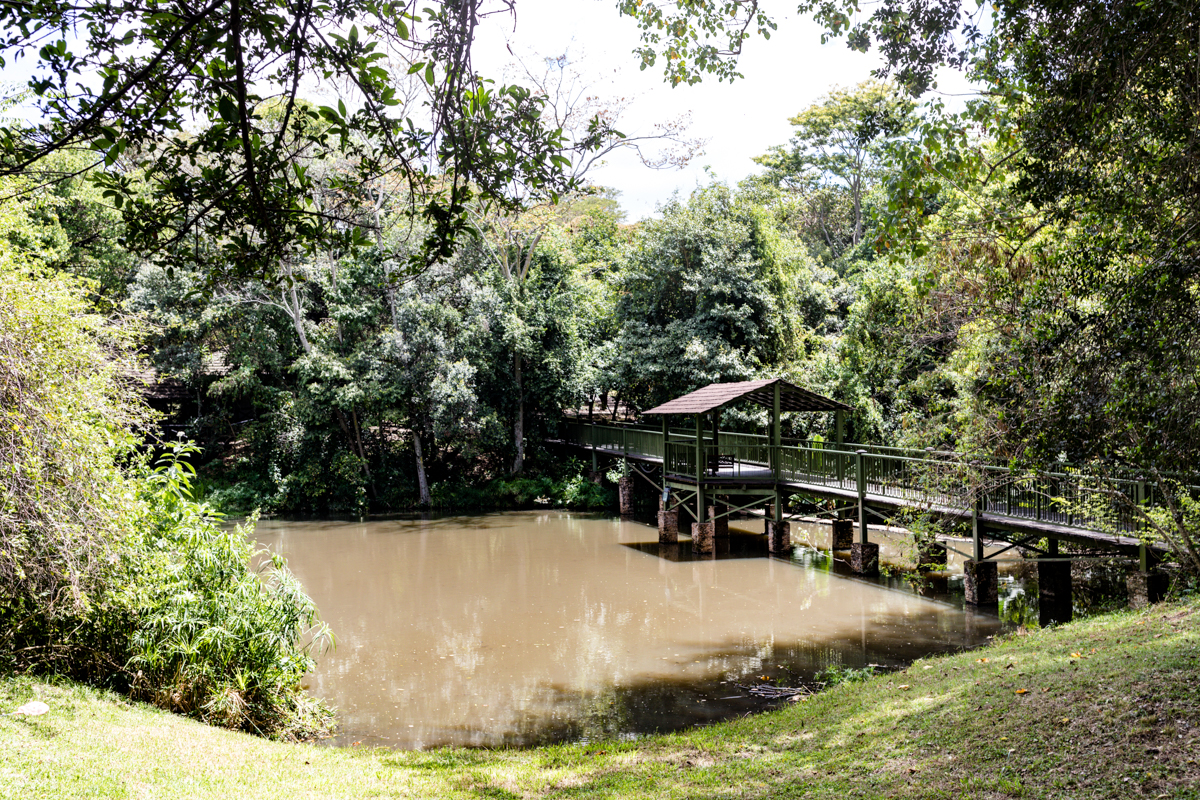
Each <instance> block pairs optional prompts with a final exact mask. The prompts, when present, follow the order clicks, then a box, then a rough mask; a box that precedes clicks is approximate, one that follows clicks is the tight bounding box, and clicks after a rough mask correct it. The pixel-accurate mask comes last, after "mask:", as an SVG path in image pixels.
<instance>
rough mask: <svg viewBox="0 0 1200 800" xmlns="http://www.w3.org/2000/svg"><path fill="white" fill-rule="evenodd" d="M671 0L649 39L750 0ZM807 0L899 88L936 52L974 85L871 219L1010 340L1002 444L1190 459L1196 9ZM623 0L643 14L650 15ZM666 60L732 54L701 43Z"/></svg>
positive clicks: (917, 88)
mask: <svg viewBox="0 0 1200 800" xmlns="http://www.w3.org/2000/svg"><path fill="white" fill-rule="evenodd" d="M648 5H652V4H648ZM674 7H675V8H676V9H677V10H678V12H679V14H680V15H682V19H683V21H684V22H686V25H680V26H677V27H672V28H667V29H664V33H665V34H667V35H665V36H664V38H663V39H662V40H661V41H660V42H649V43H648V45H647V46H650V45H651V44H653V45H654V46H656V47H657V48H659V50H658V52H660V53H662V52H666V51H670V50H671V48H673V47H675V45H676V44H677V42H678V41H679V39H680V38H683V39H687V38H688V37H689V36H692V33H691V32H692V31H705V30H707V31H709V32H712V31H720V30H722V27H721V26H722V25H726V24H731V23H732V21H733V20H734V19H735V18H738V19H740V17H738V16H737V15H738V14H739V13H743V12H745V11H746V10H747V9H757V4H756V3H746V4H743V3H717V2H702V3H678V4H676V5H675V6H674ZM800 8H801V11H802V12H804V13H813V14H814V15H815V16H816V18H817V19H818V21H820V22H822V23H823V24H824V25H825V26H826V36H827V37H830V36H841V35H845V36H846V37H847V41H848V43H849V45H850V46H851V47H853V48H855V49H859V50H866V49H869V48H871V47H874V46H878V47H879V48H880V50H881V51H882V53H883V55H884V56H885V58H886V63H885V65H884V66H883V67H882V68H881V70H880V71H879V75H878V76H879V77H887V76H891V77H893V78H894V79H895V80H896V82H897V83H898V84H899V85H901V86H903V87H904V88H905V89H907V90H908V91H909V92H910V93H911V94H914V95H918V94H921V93H922V92H924V91H925V90H926V89H928V88H930V87H931V86H933V85H934V75H935V72H936V70H937V69H938V68H940V67H941V66H943V65H949V66H951V67H964V68H966V69H968V74H969V76H970V77H971V78H973V79H974V80H976V81H978V82H979V84H980V85H981V88H982V96H981V97H979V98H977V99H976V100H974V101H972V102H970V103H968V105H967V108H966V110H965V111H963V112H961V113H958V114H948V113H945V112H944V111H943V110H941V109H940V105H939V104H937V103H935V104H933V106H932V107H931V108H930V109H929V110H927V112H926V120H925V121H924V122H923V123H922V125H921V128H920V130H919V131H918V132H917V135H916V136H914V137H913V140H912V141H911V142H909V143H907V144H903V146H902V147H901V148H899V153H898V154H897V160H896V166H897V169H896V171H895V173H894V174H892V175H891V176H889V180H888V181H887V193H888V198H887V202H886V204H885V205H884V206H883V208H884V210H885V218H884V220H883V224H884V230H883V235H884V239H885V241H886V244H887V245H888V246H889V247H890V248H891V252H892V253H895V254H896V255H897V257H904V256H916V257H923V258H924V257H928V258H930V259H931V260H932V263H931V264H930V265H929V267H931V268H930V269H927V270H921V273H922V275H921V276H919V277H920V280H922V282H923V283H924V284H925V288H929V287H931V286H933V287H936V286H940V285H959V286H968V287H970V294H969V295H967V298H968V299H969V300H971V301H973V302H974V303H975V308H974V309H973V311H972V315H973V316H975V317H976V318H978V319H981V320H986V324H987V325H988V326H990V327H991V328H992V330H993V331H994V332H995V334H996V339H995V341H1004V340H1005V337H1006V336H1011V337H1012V338H1011V339H1008V341H1010V342H1011V343H1012V346H1010V347H997V348H993V350H992V351H990V352H989V353H987V354H986V357H985V359H984V361H983V362H982V363H983V364H984V366H985V370H984V371H983V372H982V373H980V375H979V376H978V381H977V383H976V385H975V388H974V390H973V391H974V392H975V393H976V395H975V396H976V397H978V398H980V399H982V400H985V401H986V402H985V404H984V407H986V408H990V409H992V411H991V412H990V413H992V414H994V416H993V417H992V419H993V421H994V422H995V427H996V430H998V431H1002V432H1003V433H1004V438H1005V440H1006V441H1005V442H1004V444H1003V447H1004V448H1005V449H1008V450H1009V452H1016V453H1022V452H1023V453H1026V454H1028V457H1030V458H1036V459H1037V460H1039V461H1041V460H1045V459H1046V458H1047V457H1053V456H1056V455H1058V454H1060V453H1066V454H1067V455H1068V457H1070V458H1072V459H1081V458H1082V459H1086V458H1106V459H1115V460H1117V461H1121V462H1125V463H1134V464H1138V465H1140V466H1142V467H1146V466H1147V465H1153V464H1158V465H1161V466H1177V467H1179V468H1189V469H1190V468H1191V464H1190V461H1191V456H1190V455H1189V454H1191V453H1194V452H1195V451H1196V450H1197V448H1198V447H1200V428H1198V427H1197V424H1196V422H1195V420H1196V419H1197V409H1198V408H1200V391H1198V390H1197V387H1196V386H1195V383H1194V381H1193V380H1190V377H1191V376H1194V375H1195V374H1196V372H1197V366H1198V365H1197V364H1196V362H1195V354H1196V353H1198V352H1200V339H1197V333H1196V331H1197V330H1200V326H1197V325H1196V324H1195V321H1196V320H1197V318H1198V317H1200V309H1198V308H1197V300H1196V298H1197V296H1198V295H1200V292H1198V290H1197V286H1198V281H1200V275H1198V270H1197V267H1196V265H1197V264H1200V237H1198V236H1197V235H1196V231H1197V230H1200V196H1198V195H1200V139H1197V137H1196V136H1195V135H1194V134H1195V119H1196V117H1197V114H1200V106H1198V105H1197V99H1196V98H1197V97H1200V73H1197V71H1196V69H1195V65H1196V63H1197V60H1198V59H1200V8H1197V6H1196V4H1195V3H1192V2H1186V1H1184V0H1174V1H1170V0H1169V1H1168V2H1163V3H1141V2H1133V1H1132V0H1113V2H1105V3H1084V2H1081V1H1080V0H1066V1H1065V2H1060V1H1059V0H999V2H992V3H988V4H974V3H965V2H958V1H957V0H884V2H882V3H879V4H877V5H876V6H874V7H873V9H872V10H871V11H870V12H869V13H864V14H859V13H858V12H859V4H858V3H856V2H853V0H810V1H809V2H805V3H802V4H801V6H800ZM624 10H625V11H626V13H632V14H635V15H637V16H639V18H640V19H642V20H643V23H645V22H646V21H648V20H651V19H652V18H653V17H654V14H655V13H657V12H655V11H653V10H650V9H645V8H642V7H641V5H640V4H634V3H630V4H626V6H624ZM759 27H760V28H761V27H762V26H759ZM676 52H679V53H682V52H683V51H681V50H678V49H676ZM724 58H727V59H732V58H734V55H733V54H732V53H731V54H730V55H728V56H724ZM675 68H676V69H687V70H691V71H692V72H693V73H694V74H696V75H699V74H700V73H702V72H704V71H711V72H716V73H717V74H718V75H723V74H725V72H723V71H726V72H727V71H728V70H729V69H731V67H730V66H729V64H728V63H725V64H714V63H713V62H711V61H708V62H704V61H702V60H698V59H694V60H693V61H692V62H691V63H689V64H688V65H687V66H686V67H675ZM947 206H948V207H947ZM971 209H974V210H973V211H972V210H971ZM956 218H958V219H965V220H967V221H969V222H970V226H969V227H966V228H964V227H962V226H960V225H957V224H956ZM947 268H948V269H949V271H950V272H951V273H953V274H950V275H946V274H945V272H946V270H947ZM943 280H944V281H945V284H943V283H942V282H943ZM1181 375H1186V376H1189V378H1188V379H1182V380H1181V379H1180V377H1179V376H1181Z"/></svg>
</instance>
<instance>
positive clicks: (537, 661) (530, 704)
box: [257, 511, 1001, 749]
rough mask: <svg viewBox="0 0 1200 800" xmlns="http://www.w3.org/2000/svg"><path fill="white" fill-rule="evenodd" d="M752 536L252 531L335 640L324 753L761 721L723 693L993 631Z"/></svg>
mask: <svg viewBox="0 0 1200 800" xmlns="http://www.w3.org/2000/svg"><path fill="white" fill-rule="evenodd" d="M760 526H761V523H760V522H749V521H748V522H744V523H734V524H733V525H732V526H731V527H732V528H734V529H735V530H733V531H732V536H731V538H730V540H729V545H728V547H727V548H724V552H721V553H719V554H718V555H717V557H716V558H712V557H709V558H701V557H693V556H692V553H691V545H690V543H689V542H687V541H686V540H685V541H684V542H682V543H681V544H679V545H676V546H672V547H660V545H658V544H657V531H656V529H655V528H653V527H650V526H648V525H644V524H641V523H637V522H622V521H619V520H615V519H612V518H605V517H598V516H590V515H578V514H571V513H567V512H559V511H547V512H516V513H501V514H488V515H483V516H476V517H444V518H438V519H428V520H420V519H414V520H389V521H370V522H366V523H360V522H334V521H321V522H287V521H277V520H276V521H264V522H260V523H259V527H258V532H257V538H258V540H259V541H260V542H261V543H262V544H264V545H267V546H269V547H270V548H271V549H273V550H276V551H280V552H282V553H283V554H284V555H285V556H286V557H287V559H288V562H289V564H290V566H291V568H292V570H293V571H294V572H295V573H296V574H297V575H298V576H299V578H300V579H301V580H302V581H303V583H304V585H305V587H306V588H307V590H308V592H309V593H310V594H311V595H312V597H313V598H314V599H315V600H316V602H317V604H318V606H319V607H320V609H321V612H322V615H323V618H324V619H325V620H326V621H327V622H328V623H329V624H330V625H331V626H332V628H333V630H334V632H335V634H336V636H337V647H336V649H335V650H333V651H331V652H328V653H326V654H325V655H323V656H322V657H321V658H320V662H319V666H318V669H317V671H316V672H315V673H314V674H313V675H312V676H311V683H310V687H311V689H312V690H313V692H314V693H315V694H317V695H318V696H319V697H322V698H324V699H326V700H327V701H329V702H330V703H332V704H333V705H334V706H335V707H336V708H337V710H338V715H339V720H340V726H341V727H340V731H339V734H338V736H337V737H336V738H335V739H334V741H335V742H336V743H339V744H349V743H353V742H362V743H363V744H378V745H385V746H390V747H397V748H406V749H412V748H426V747H433V746H438V745H467V746H488V747H492V746H524V745H534V744H542V743H546V742H551V741H563V740H582V739H599V738H611V737H630V736H636V735H639V734H643V733H649V732H653V731H668V730H678V729H680V728H684V727H687V726H691V725H696V724H704V723H708V722H712V721H717V720H720V719H727V718H729V717H732V716H737V715H741V714H744V713H746V712H747V711H752V710H757V709H760V708H762V707H763V706H762V702H761V701H759V700H756V699H753V698H750V697H748V696H747V695H746V694H745V693H744V692H743V691H742V690H740V689H738V688H737V686H736V684H738V683H743V684H744V683H749V682H760V681H761V680H762V676H768V677H769V678H771V679H773V680H775V681H776V682H777V683H779V684H781V685H789V683H788V682H789V680H794V679H796V678H799V677H811V676H812V674H813V673H815V672H816V671H818V670H820V669H822V668H824V667H826V666H827V665H830V664H841V665H845V666H853V667H860V666H864V665H866V664H879V665H883V666H885V667H894V666H900V665H903V664H905V663H907V662H909V661H911V660H913V659H915V658H918V657H920V656H922V655H926V654H930V653H935V652H945V651H952V650H957V649H961V648H966V647H972V646H975V645H978V644H980V643H982V642H984V641H985V640H986V638H987V637H988V636H989V635H992V634H994V633H995V632H996V631H998V630H999V629H1000V625H1001V623H1000V620H999V619H998V618H997V617H996V616H995V615H988V614H980V613H974V612H970V611H964V610H963V609H962V608H961V603H959V604H957V605H956V604H955V603H954V602H952V601H953V597H952V596H948V595H947V596H942V597H941V599H939V597H938V595H937V594H936V584H935V590H934V591H933V595H934V596H933V597H923V596H920V595H918V594H917V593H916V592H913V591H911V590H909V589H906V588H904V587H903V586H902V585H901V582H900V581H898V580H893V581H892V582H891V583H892V584H895V585H889V582H888V581H887V580H881V581H864V580H859V579H855V578H851V577H847V576H844V575H840V574H838V571H839V569H841V567H840V566H839V565H838V564H836V563H835V562H832V561H831V560H830V559H829V558H828V557H827V556H825V555H823V554H821V553H819V552H817V551H814V550H811V549H808V548H806V547H805V546H804V545H803V544H798V545H797V546H796V551H795V553H794V555H793V556H792V557H791V558H790V559H787V558H771V557H768V556H767V553H766V550H765V539H764V537H763V536H761V534H758V533H753V532H749V531H756V530H757V529H758V528H759V527H760ZM737 528H743V529H744V531H740V530H737ZM828 530H829V529H828V527H826V526H818V525H812V526H804V525H800V526H795V525H794V527H793V539H795V540H798V541H800V542H803V541H804V540H807V541H808V542H809V543H810V544H814V545H822V544H826V545H827V544H828V535H829V534H828ZM872 538H873V539H875V540H880V541H881V543H882V544H883V557H884V559H885V560H887V559H888V558H889V557H890V558H891V559H892V560H896V559H897V558H899V556H900V554H899V552H898V551H897V549H896V545H895V543H892V544H889V542H888V540H887V537H886V536H877V535H876V534H874V533H873V535H872ZM944 585H945V583H944V582H943V587H944ZM925 591H926V592H927V593H929V592H930V589H929V588H926V589H925Z"/></svg>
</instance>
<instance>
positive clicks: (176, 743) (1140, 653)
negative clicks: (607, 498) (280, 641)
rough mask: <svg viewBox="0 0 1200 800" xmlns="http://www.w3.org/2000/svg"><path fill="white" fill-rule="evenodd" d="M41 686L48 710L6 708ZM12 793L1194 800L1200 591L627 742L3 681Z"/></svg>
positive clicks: (1199, 737) (2, 773) (6, 773)
mask: <svg viewBox="0 0 1200 800" xmlns="http://www.w3.org/2000/svg"><path fill="white" fill-rule="evenodd" d="M35 696H36V697H38V698H40V699H42V700H44V701H45V702H47V703H48V704H49V705H50V707H51V710H50V712H49V713H48V714H46V715H44V716H42V717H36V718H30V719H24V718H19V717H15V716H12V715H10V714H7V712H9V711H11V710H12V709H14V708H16V707H17V706H18V705H20V704H21V703H23V702H25V701H26V700H29V699H32V698H33V697H35ZM0 713H5V714H6V715H5V716H0V797H2V798H22V800H24V799H25V798H43V797H44V798H51V797H53V798H75V797H80V798H83V797H128V798H143V797H144V798H276V797H278V798H293V797H296V798H301V797H313V798H317V797H338V798H340V797H346V798H358V797H430V798H435V797H436V798H457V797H464V798H516V797H522V798H524V797H539V798H540V797H596V798H599V797H614V798H615V797H622V798H623V797H647V798H650V797H653V798H726V797H763V798H768V797H769V798H783V797H805V798H839V799H840V798H850V797H872V798H873V797H889V798H890V797H900V798H908V797H946V798H993V797H1052V798H1076V797H1078V798H1091V797H1114V798H1127V797H1153V798H1200V765H1198V764H1197V760H1198V759H1200V601H1196V600H1192V601H1189V602H1184V603H1172V604H1163V605H1159V606H1155V607H1154V608H1151V609H1147V610H1145V611H1142V612H1121V613H1117V614H1112V615H1109V616H1103V617H1096V618H1092V619H1088V620H1084V621H1081V622H1077V623H1074V624H1072V625H1067V626H1063V627H1060V628H1055V629H1049V630H1042V631H1035V632H1032V633H1029V634H1028V635H1022V636H1013V637H1011V638H1009V639H1007V640H1005V641H1003V642H999V643H997V644H995V645H992V646H990V647H987V648H984V649H981V650H975V651H972V652H969V653H963V654H960V655H956V656H948V657H939V658H931V659H927V660H923V661H919V662H917V663H916V664H914V665H913V666H912V667H911V668H910V669H908V670H907V671H905V672H900V673H893V674H889V675H886V676H882V677H878V678H875V679H873V680H871V681H868V682H866V683H859V684H848V685H843V686H840V687H837V688H834V689H831V690H829V691H827V692H825V693H822V694H820V695H818V696H815V697H813V698H811V699H809V700H806V701H803V702H799V703H794V704H792V705H790V706H789V707H788V708H785V709H783V710H781V711H777V712H773V713H768V714H762V715H759V716H755V717H750V718H746V719H742V720H739V721H737V722H732V723H726V724H721V725H716V726H713V727H709V728H703V729H698V730H694V731H691V732H689V733H683V734H677V735H671V736H659V737H653V738H647V739H643V740H640V741H637V742H632V743H604V744H593V745H589V746H582V745H565V746H557V747H546V748H539V749H536V750H510V751H478V750H436V751H430V752H423V753H392V752H387V751H361V750H357V749H334V748H328V747H317V746H310V745H286V744H277V743H273V742H267V741H263V740H261V739H257V738H255V737H252V736H247V735H243V734H238V733H230V732H228V731H222V730H217V729H214V728H209V727H205V726H204V725H200V724H198V723H195V722H191V721H189V720H186V719H183V718H181V717H177V716H173V715H171V714H168V713H164V712H161V711H158V710H156V709H153V708H151V707H149V706H144V705H139V704H130V703H128V702H125V701H123V700H122V699H121V698H119V697H117V696H114V695H109V694H105V693H102V692H97V691H95V690H92V689H88V688H84V687H80V686H77V685H74V684H68V683H52V682H51V683H47V682H42V681H36V680H32V679H29V678H24V677H17V678H0Z"/></svg>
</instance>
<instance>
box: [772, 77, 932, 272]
mask: <svg viewBox="0 0 1200 800" xmlns="http://www.w3.org/2000/svg"><path fill="white" fill-rule="evenodd" d="M913 107H914V104H913V102H912V101H911V100H910V99H909V98H907V97H905V96H904V95H903V94H902V93H901V92H900V91H899V90H898V89H897V88H896V87H895V86H892V85H890V84H886V83H880V82H878V81H866V82H864V83H861V84H859V85H858V86H855V87H854V88H853V89H834V90H833V91H831V92H830V93H829V94H828V95H827V96H825V97H823V98H821V99H820V100H818V101H817V102H816V103H815V104H813V105H812V106H810V107H809V108H807V109H805V110H804V111H802V112H800V113H799V114H797V115H796V116H794V117H792V118H791V119H790V120H788V121H789V122H790V123H791V124H792V125H793V126H795V128H796V131H795V134H794V135H793V137H792V140H791V142H790V146H789V147H783V146H776V147H773V148H771V150H770V151H769V152H767V153H766V154H765V155H762V156H759V157H757V158H755V159H754V160H755V161H756V162H757V163H759V164H762V165H763V166H764V167H766V174H765V176H764V177H765V179H766V180H768V181H770V182H771V183H773V184H775V185H777V186H783V187H787V188H789V189H791V190H793V191H798V192H803V193H805V194H808V193H813V194H817V195H818V197H819V199H818V204H819V203H820V202H821V201H822V200H824V199H825V198H823V197H820V195H822V194H825V193H828V192H829V191H830V190H831V189H832V190H833V191H834V192H844V193H845V194H846V195H847V200H848V202H849V205H850V208H851V213H850V220H849V222H850V228H849V230H845V231H839V232H837V233H836V234H832V235H830V234H829V233H828V232H827V233H826V236H827V238H828V241H829V244H830V245H831V247H832V248H836V254H837V255H840V254H841V251H843V250H845V249H846V248H848V247H855V246H857V245H858V243H859V242H860V241H862V237H863V198H864V197H865V195H866V194H867V192H868V191H870V189H871V188H872V186H873V185H874V184H876V183H878V181H879V179H880V177H881V173H882V170H881V165H882V160H883V159H882V157H883V155H884V153H885V151H886V147H887V145H888V143H889V142H892V141H894V140H896V139H899V138H900V137H902V136H904V135H905V134H907V133H908V131H909V129H910V128H911V127H912V125H913V117H912V112H913ZM822 190H824V192H822ZM826 219H828V217H826Z"/></svg>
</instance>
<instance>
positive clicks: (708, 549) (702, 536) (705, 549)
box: [692, 522, 715, 554]
mask: <svg viewBox="0 0 1200 800" xmlns="http://www.w3.org/2000/svg"><path fill="white" fill-rule="evenodd" d="M713 533H714V530H713V523H712V522H693V523H692V549H693V550H695V551H696V552H697V553H704V554H709V553H712V552H713V544H714V539H715V536H714V535H713Z"/></svg>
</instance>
